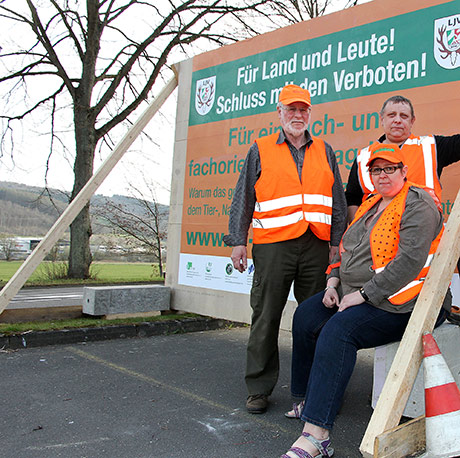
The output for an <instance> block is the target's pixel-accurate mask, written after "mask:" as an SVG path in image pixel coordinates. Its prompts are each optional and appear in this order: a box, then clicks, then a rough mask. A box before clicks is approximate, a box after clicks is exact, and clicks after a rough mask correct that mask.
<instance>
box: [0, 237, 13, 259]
mask: <svg viewBox="0 0 460 458" xmlns="http://www.w3.org/2000/svg"><path fill="white" fill-rule="evenodd" d="M15 248H16V240H15V238H14V236H12V235H8V234H0V253H2V254H3V257H4V259H5V261H11V260H12V259H13V255H14V251H15Z"/></svg>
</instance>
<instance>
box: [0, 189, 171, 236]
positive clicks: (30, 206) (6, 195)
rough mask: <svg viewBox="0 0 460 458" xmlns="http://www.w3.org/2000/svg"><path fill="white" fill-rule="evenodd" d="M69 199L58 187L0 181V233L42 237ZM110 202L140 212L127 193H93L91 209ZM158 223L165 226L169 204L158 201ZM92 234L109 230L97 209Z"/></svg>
mask: <svg viewBox="0 0 460 458" xmlns="http://www.w3.org/2000/svg"><path fill="white" fill-rule="evenodd" d="M68 202H69V195H68V194H67V193H65V192H63V191H59V190H57V189H49V190H48V191H47V192H45V190H44V189H43V188H40V187H37V186H28V185H25V184H21V183H13V182H7V181H0V233H5V234H12V235H17V236H35V237H39V236H43V235H45V234H46V233H47V232H48V230H49V229H50V228H51V226H52V225H53V224H54V223H55V222H56V220H57V219H58V218H59V215H60V214H61V213H62V212H63V211H64V210H65V208H66V207H67V205H68ZM107 202H110V203H111V204H112V205H122V206H123V207H124V208H125V209H127V210H128V211H130V212H132V213H133V214H137V213H138V212H140V211H141V209H140V207H139V204H138V200H137V199H135V198H132V197H129V196H122V195H114V196H112V197H107V196H103V195H101V194H96V195H94V196H93V198H92V199H91V208H96V207H97V206H101V205H104V204H105V203H107ZM158 206H159V213H160V214H161V225H162V226H163V227H165V228H166V226H167V221H168V214H169V206H167V205H162V204H158ZM92 218H93V220H92V225H93V233H94V234H98V233H106V232H109V230H108V229H106V228H105V227H104V226H102V225H101V224H100V222H99V221H98V219H97V212H95V214H93V216H92Z"/></svg>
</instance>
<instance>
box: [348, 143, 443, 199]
mask: <svg viewBox="0 0 460 458" xmlns="http://www.w3.org/2000/svg"><path fill="white" fill-rule="evenodd" d="M435 146H436V143H435V140H434V137H433V136H432V135H426V136H422V137H415V136H413V135H411V136H410V137H409V138H408V139H407V140H406V141H405V142H404V144H403V145H402V146H401V151H402V152H403V154H409V155H410V156H411V157H408V156H405V161H404V163H405V165H408V166H409V170H408V179H409V180H410V181H412V182H414V183H415V184H416V185H418V186H421V187H427V188H430V189H433V190H434V191H435V193H436V195H437V197H438V199H439V200H441V183H440V182H439V178H438V172H437V163H436V151H435ZM414 154H415V155H417V157H414V159H415V160H412V161H411V158H412V157H413V155H414ZM369 157H370V152H369V147H366V148H363V149H362V150H361V151H360V152H359V153H358V157H357V158H356V161H357V166H358V178H359V183H360V185H361V189H362V190H363V192H364V199H363V200H365V199H366V198H367V196H368V195H369V194H372V193H373V192H374V190H375V188H374V185H373V184H372V181H371V177H370V174H369V171H368V169H367V166H366V164H367V162H368V160H369ZM411 162H412V164H411ZM419 167H420V168H421V169H418V168H419ZM421 175H423V178H422V177H421Z"/></svg>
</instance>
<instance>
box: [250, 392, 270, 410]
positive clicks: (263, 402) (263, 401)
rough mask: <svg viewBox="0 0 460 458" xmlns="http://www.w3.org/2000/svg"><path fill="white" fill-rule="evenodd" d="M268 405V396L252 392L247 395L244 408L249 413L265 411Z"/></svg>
mask: <svg viewBox="0 0 460 458" xmlns="http://www.w3.org/2000/svg"><path fill="white" fill-rule="evenodd" d="M267 407H268V396H267V395H266V394H253V395H251V396H248V399H247V401H246V409H248V412H249V413H265V411H266V410H267Z"/></svg>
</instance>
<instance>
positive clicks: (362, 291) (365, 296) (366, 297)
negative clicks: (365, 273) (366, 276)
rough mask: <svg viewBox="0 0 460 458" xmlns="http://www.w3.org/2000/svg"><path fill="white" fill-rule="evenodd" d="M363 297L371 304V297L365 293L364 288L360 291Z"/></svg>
mask: <svg viewBox="0 0 460 458" xmlns="http://www.w3.org/2000/svg"><path fill="white" fill-rule="evenodd" d="M359 292H360V294H361V296H363V299H364V300H365V301H366V302H369V296H368V295H367V294H366V292H365V291H364V288H361V289H360V290H359Z"/></svg>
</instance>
